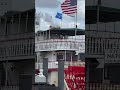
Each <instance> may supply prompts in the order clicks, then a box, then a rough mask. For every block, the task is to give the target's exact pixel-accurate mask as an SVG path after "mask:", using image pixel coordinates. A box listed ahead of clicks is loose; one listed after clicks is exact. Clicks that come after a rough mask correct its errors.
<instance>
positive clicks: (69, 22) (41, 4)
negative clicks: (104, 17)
mask: <svg viewBox="0 0 120 90" xmlns="http://www.w3.org/2000/svg"><path fill="white" fill-rule="evenodd" d="M63 2H64V0H36V3H35V5H36V13H38V14H41V15H42V16H41V18H40V22H41V24H40V28H39V29H40V30H47V29H49V26H50V25H53V24H54V26H61V27H62V28H74V27H75V26H74V25H75V23H74V21H75V18H74V17H70V16H68V15H66V14H63V19H62V21H61V20H60V19H57V18H55V16H56V14H57V12H59V13H62V10H61V3H63ZM77 7H78V9H77V12H78V13H77V25H78V28H80V29H84V28H85V0H78V6H77ZM46 13H47V14H48V15H49V16H52V21H51V22H49V21H47V20H46V19H48V17H45V14H46ZM61 22H62V24H61ZM36 31H37V29H36Z"/></svg>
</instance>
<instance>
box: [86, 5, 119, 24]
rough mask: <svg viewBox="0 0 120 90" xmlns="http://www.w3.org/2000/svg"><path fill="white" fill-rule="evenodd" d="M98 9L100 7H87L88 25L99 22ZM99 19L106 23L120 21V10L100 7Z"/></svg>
mask: <svg viewBox="0 0 120 90" xmlns="http://www.w3.org/2000/svg"><path fill="white" fill-rule="evenodd" d="M97 7H98V6H86V16H85V20H86V22H85V23H86V24H94V23H96V22H97ZM99 17H100V18H99V21H100V22H104V23H106V22H116V21H120V9H116V8H110V7H104V6H100V7H99Z"/></svg>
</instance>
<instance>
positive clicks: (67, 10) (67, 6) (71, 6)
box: [61, 0, 77, 15]
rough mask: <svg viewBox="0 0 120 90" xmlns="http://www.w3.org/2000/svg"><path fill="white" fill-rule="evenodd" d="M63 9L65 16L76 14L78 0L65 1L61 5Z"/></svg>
mask: <svg viewBox="0 0 120 90" xmlns="http://www.w3.org/2000/svg"><path fill="white" fill-rule="evenodd" d="M61 8H62V11H63V13H64V14H68V15H71V14H74V13H77V0H65V1H64V2H63V3H62V4H61Z"/></svg>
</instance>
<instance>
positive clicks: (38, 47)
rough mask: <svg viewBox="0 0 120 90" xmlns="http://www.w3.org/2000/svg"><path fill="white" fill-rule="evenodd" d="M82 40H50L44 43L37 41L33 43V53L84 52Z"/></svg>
mask: <svg viewBox="0 0 120 90" xmlns="http://www.w3.org/2000/svg"><path fill="white" fill-rule="evenodd" d="M84 42H85V41H83V40H75V39H51V40H44V41H37V42H36V43H35V51H36V52H38V51H53V50H74V51H79V50H80V49H81V50H84V48H85V47H84V45H85V44H84Z"/></svg>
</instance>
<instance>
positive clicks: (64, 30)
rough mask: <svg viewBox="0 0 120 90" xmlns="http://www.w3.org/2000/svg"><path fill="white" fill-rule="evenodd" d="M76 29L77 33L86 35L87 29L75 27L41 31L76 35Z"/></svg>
mask: <svg viewBox="0 0 120 90" xmlns="http://www.w3.org/2000/svg"><path fill="white" fill-rule="evenodd" d="M75 30H76V35H85V30H83V29H75V28H62V29H50V30H46V31H39V32H48V33H49V32H50V34H58V35H69V36H75ZM39 32H38V33H39Z"/></svg>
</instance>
